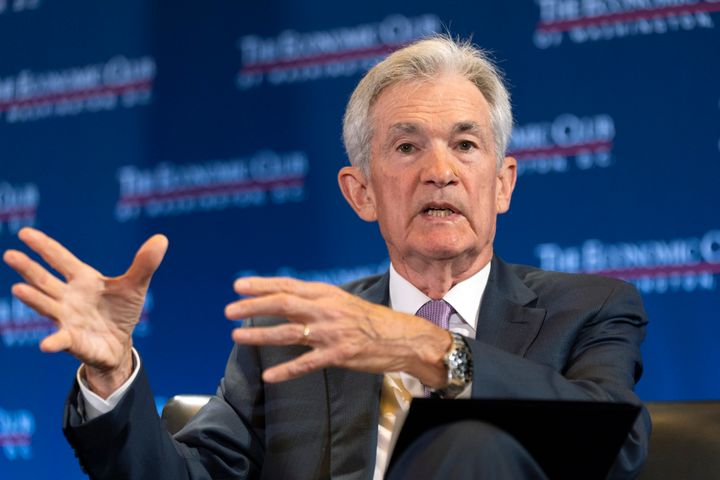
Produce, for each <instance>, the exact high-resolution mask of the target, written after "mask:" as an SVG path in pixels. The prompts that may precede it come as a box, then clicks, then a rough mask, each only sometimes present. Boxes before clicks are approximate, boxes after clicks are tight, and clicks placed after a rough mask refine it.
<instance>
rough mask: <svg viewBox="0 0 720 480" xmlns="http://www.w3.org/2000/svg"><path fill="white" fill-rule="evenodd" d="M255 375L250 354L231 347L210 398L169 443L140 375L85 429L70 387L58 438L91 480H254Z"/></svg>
mask: <svg viewBox="0 0 720 480" xmlns="http://www.w3.org/2000/svg"><path fill="white" fill-rule="evenodd" d="M258 369H259V367H258V364H257V357H256V355H255V349H253V348H238V347H235V349H233V351H232V354H231V355H230V359H229V361H228V365H227V368H226V371H225V377H224V378H223V380H222V381H221V384H220V386H219V388H218V391H217V393H216V395H215V396H213V397H212V398H211V400H210V402H208V404H207V405H206V406H205V407H203V409H202V410H201V411H200V412H199V413H198V414H197V415H196V416H195V417H194V418H193V419H192V420H191V421H190V422H188V424H187V425H186V426H185V427H184V428H183V429H182V430H180V431H179V432H178V433H177V434H176V435H175V436H174V438H173V437H171V436H170V434H169V433H168V432H167V430H166V429H165V426H164V425H163V423H162V420H161V419H160V418H159V416H158V414H157V410H156V408H155V401H154V398H153V395H152V392H151V390H150V385H149V382H148V379H147V375H146V373H145V371H144V369H142V367H141V370H140V372H139V373H138V376H137V377H136V379H135V381H134V382H133V383H132V385H131V387H130V389H129V390H128V391H127V393H126V395H125V397H124V398H123V399H122V400H121V401H120V403H119V404H118V405H117V406H116V407H115V408H114V409H113V410H112V411H110V412H108V413H106V414H104V415H101V416H100V417H97V418H95V419H93V420H90V421H87V422H86V421H84V418H83V415H82V409H83V400H82V398H81V396H80V392H79V387H78V385H77V383H75V384H74V386H73V388H72V390H71V392H70V396H69V398H68V401H67V403H66V406H65V415H64V420H63V432H64V434H65V436H66V438H67V439H68V441H69V442H70V444H71V446H72V447H73V449H74V450H75V455H76V456H77V457H78V459H79V461H80V465H81V467H82V468H83V470H84V471H85V472H86V473H87V474H89V475H90V477H91V478H94V479H113V480H119V479H132V480H136V479H148V480H184V479H187V480H190V479H193V480H201V479H203V480H204V479H211V478H237V479H246V478H248V479H249V478H257V477H259V473H260V468H261V465H262V460H263V455H264V449H263V446H262V445H263V443H264V442H263V435H264V433H263V412H262V402H261V400H262V398H261V397H262V386H261V385H260V384H259V383H258V382H259V379H260V376H259V374H256V373H257V371H258Z"/></svg>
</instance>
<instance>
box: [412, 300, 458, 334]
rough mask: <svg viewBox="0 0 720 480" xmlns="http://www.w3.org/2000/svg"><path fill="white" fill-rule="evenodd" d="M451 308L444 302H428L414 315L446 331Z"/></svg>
mask: <svg viewBox="0 0 720 480" xmlns="http://www.w3.org/2000/svg"><path fill="white" fill-rule="evenodd" d="M452 312H453V308H452V307H451V306H450V304H449V303H447V302H446V301H445V300H430V301H429V302H427V303H426V304H425V305H423V306H422V307H420V309H419V310H418V311H417V313H416V314H415V315H417V316H418V317H422V318H425V319H427V320H430V321H431V322H432V323H434V324H435V325H437V326H438V327H440V328H444V329H445V330H447V329H448V326H449V324H450V315H451V314H452Z"/></svg>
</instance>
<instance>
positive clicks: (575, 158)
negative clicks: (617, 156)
mask: <svg viewBox="0 0 720 480" xmlns="http://www.w3.org/2000/svg"><path fill="white" fill-rule="evenodd" d="M614 138H615V122H614V121H613V119H612V117H610V115H604V114H601V115H592V116H577V115H573V114H570V113H565V114H562V115H559V116H558V117H557V118H555V119H553V120H551V121H546V122H534V123H527V124H523V125H518V126H517V127H514V128H513V133H512V137H511V138H510V146H509V147H508V155H511V156H514V157H515V158H517V160H518V174H519V175H530V174H537V175H545V174H549V173H567V172H570V171H572V170H590V169H594V168H607V167H609V166H610V165H612V163H613V157H612V146H613V139H614Z"/></svg>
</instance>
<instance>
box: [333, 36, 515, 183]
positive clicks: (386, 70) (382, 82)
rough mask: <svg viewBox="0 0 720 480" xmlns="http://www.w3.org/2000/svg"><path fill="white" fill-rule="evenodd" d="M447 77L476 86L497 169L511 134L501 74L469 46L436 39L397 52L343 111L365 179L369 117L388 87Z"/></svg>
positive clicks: (348, 142)
mask: <svg viewBox="0 0 720 480" xmlns="http://www.w3.org/2000/svg"><path fill="white" fill-rule="evenodd" d="M443 74H458V75H461V76H462V77H464V78H466V79H467V80H469V81H470V82H472V83H473V84H474V85H475V86H477V88H478V89H479V90H480V93H482V94H483V96H484V97H485V100H486V101H487V102H488V105H489V106H490V122H491V126H492V133H493V138H494V142H495V155H496V157H497V166H498V169H499V168H500V167H501V166H502V163H503V158H504V157H505V150H506V148H507V145H508V141H509V139H510V133H511V131H512V123H513V120H512V111H511V109H510V95H509V93H508V91H507V89H506V88H505V85H504V83H503V78H502V74H501V73H500V71H499V70H498V69H497V67H496V66H495V64H494V63H493V62H492V61H491V60H490V58H489V56H488V54H487V53H486V52H485V51H483V50H481V49H479V48H477V47H475V46H473V45H472V44H471V43H470V42H469V41H460V40H457V41H456V40H454V39H453V38H451V37H449V36H440V35H439V36H435V37H431V38H426V39H424V40H419V41H417V42H414V43H412V44H410V45H408V46H406V47H404V48H401V49H400V50H397V51H395V52H393V53H392V54H391V55H389V56H388V57H387V58H386V59H385V60H383V61H382V62H380V63H378V64H377V65H375V66H374V67H373V68H372V69H370V71H369V72H368V73H367V74H366V75H365V76H364V77H363V79H362V80H360V83H359V84H358V86H357V87H356V88H355V91H354V92H353V94H352V96H351V97H350V101H349V102H348V104H347V108H346V109H345V117H344V118H343V142H344V143H345V150H346V151H347V154H348V158H349V159H350V163H351V164H352V165H354V166H355V167H358V168H359V169H360V170H361V171H362V172H363V173H364V174H365V175H366V176H367V175H369V173H370V141H371V140H372V136H373V133H374V132H373V125H372V124H371V122H370V113H371V112H370V111H371V109H372V106H373V104H374V103H375V100H377V98H378V96H379V95H380V93H381V92H382V91H383V90H384V89H385V88H387V87H389V86H391V85H394V84H396V83H400V82H405V81H412V80H432V79H434V78H437V77H439V76H441V75H443Z"/></svg>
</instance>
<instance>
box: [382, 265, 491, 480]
mask: <svg viewBox="0 0 720 480" xmlns="http://www.w3.org/2000/svg"><path fill="white" fill-rule="evenodd" d="M489 276H490V263H488V264H487V265H485V267H483V268H482V270H480V271H479V272H477V273H476V274H475V275H473V276H472V277H470V278H468V279H466V280H463V281H462V282H460V283H458V284H456V285H455V286H453V287H452V288H451V289H450V290H449V291H448V292H447V293H446V294H445V296H443V300H445V301H446V302H447V303H449V304H450V306H451V307H453V310H454V311H453V313H452V314H451V315H450V321H449V330H450V331H451V332H455V333H459V334H460V335H463V336H465V337H470V338H475V332H476V331H477V320H478V315H479V314H480V300H481V299H482V295H483V293H484V292H485V287H486V286H487V281H488V277H489ZM430 300H432V299H431V298H430V297H428V296H427V295H425V294H424V293H422V292H421V291H420V290H418V289H417V288H415V286H414V285H413V284H411V283H410V282H408V281H407V280H406V279H405V278H403V277H402V276H401V275H400V274H399V273H398V272H397V271H396V270H395V268H394V267H393V266H392V265H390V307H391V308H392V309H393V310H396V311H398V312H403V313H409V314H411V315H415V313H417V311H418V310H420V307H422V306H423V305H425V304H426V303H427V302H429V301H430ZM386 376H389V377H391V381H392V382H401V383H402V385H403V386H404V387H405V389H406V390H407V391H408V392H410V394H411V395H412V396H413V397H422V396H423V395H424V393H425V389H424V386H423V384H422V383H420V381H419V380H418V379H417V378H415V377H412V376H410V375H408V374H406V373H403V372H393V373H387V374H386ZM471 390H472V384H470V385H468V386H467V387H466V388H465V390H464V391H463V392H462V393H461V394H460V395H458V397H459V398H469V397H470V392H471ZM399 400H400V408H401V410H400V411H399V412H397V415H395V416H394V418H393V416H392V415H390V416H389V417H390V418H387V417H388V415H386V420H389V423H390V424H391V425H393V426H392V430H390V429H388V428H386V427H385V426H383V422H381V423H380V424H378V445H377V452H376V457H375V473H374V475H373V480H381V479H382V478H383V477H384V475H385V470H387V467H388V462H389V461H390V456H391V453H392V449H393V447H394V446H395V441H396V440H397V435H398V433H399V432H400V429H401V428H402V424H403V422H404V421H405V417H406V416H407V412H408V409H409V408H410V402H409V401H403V400H402V399H399ZM385 423H386V424H387V422H385Z"/></svg>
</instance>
